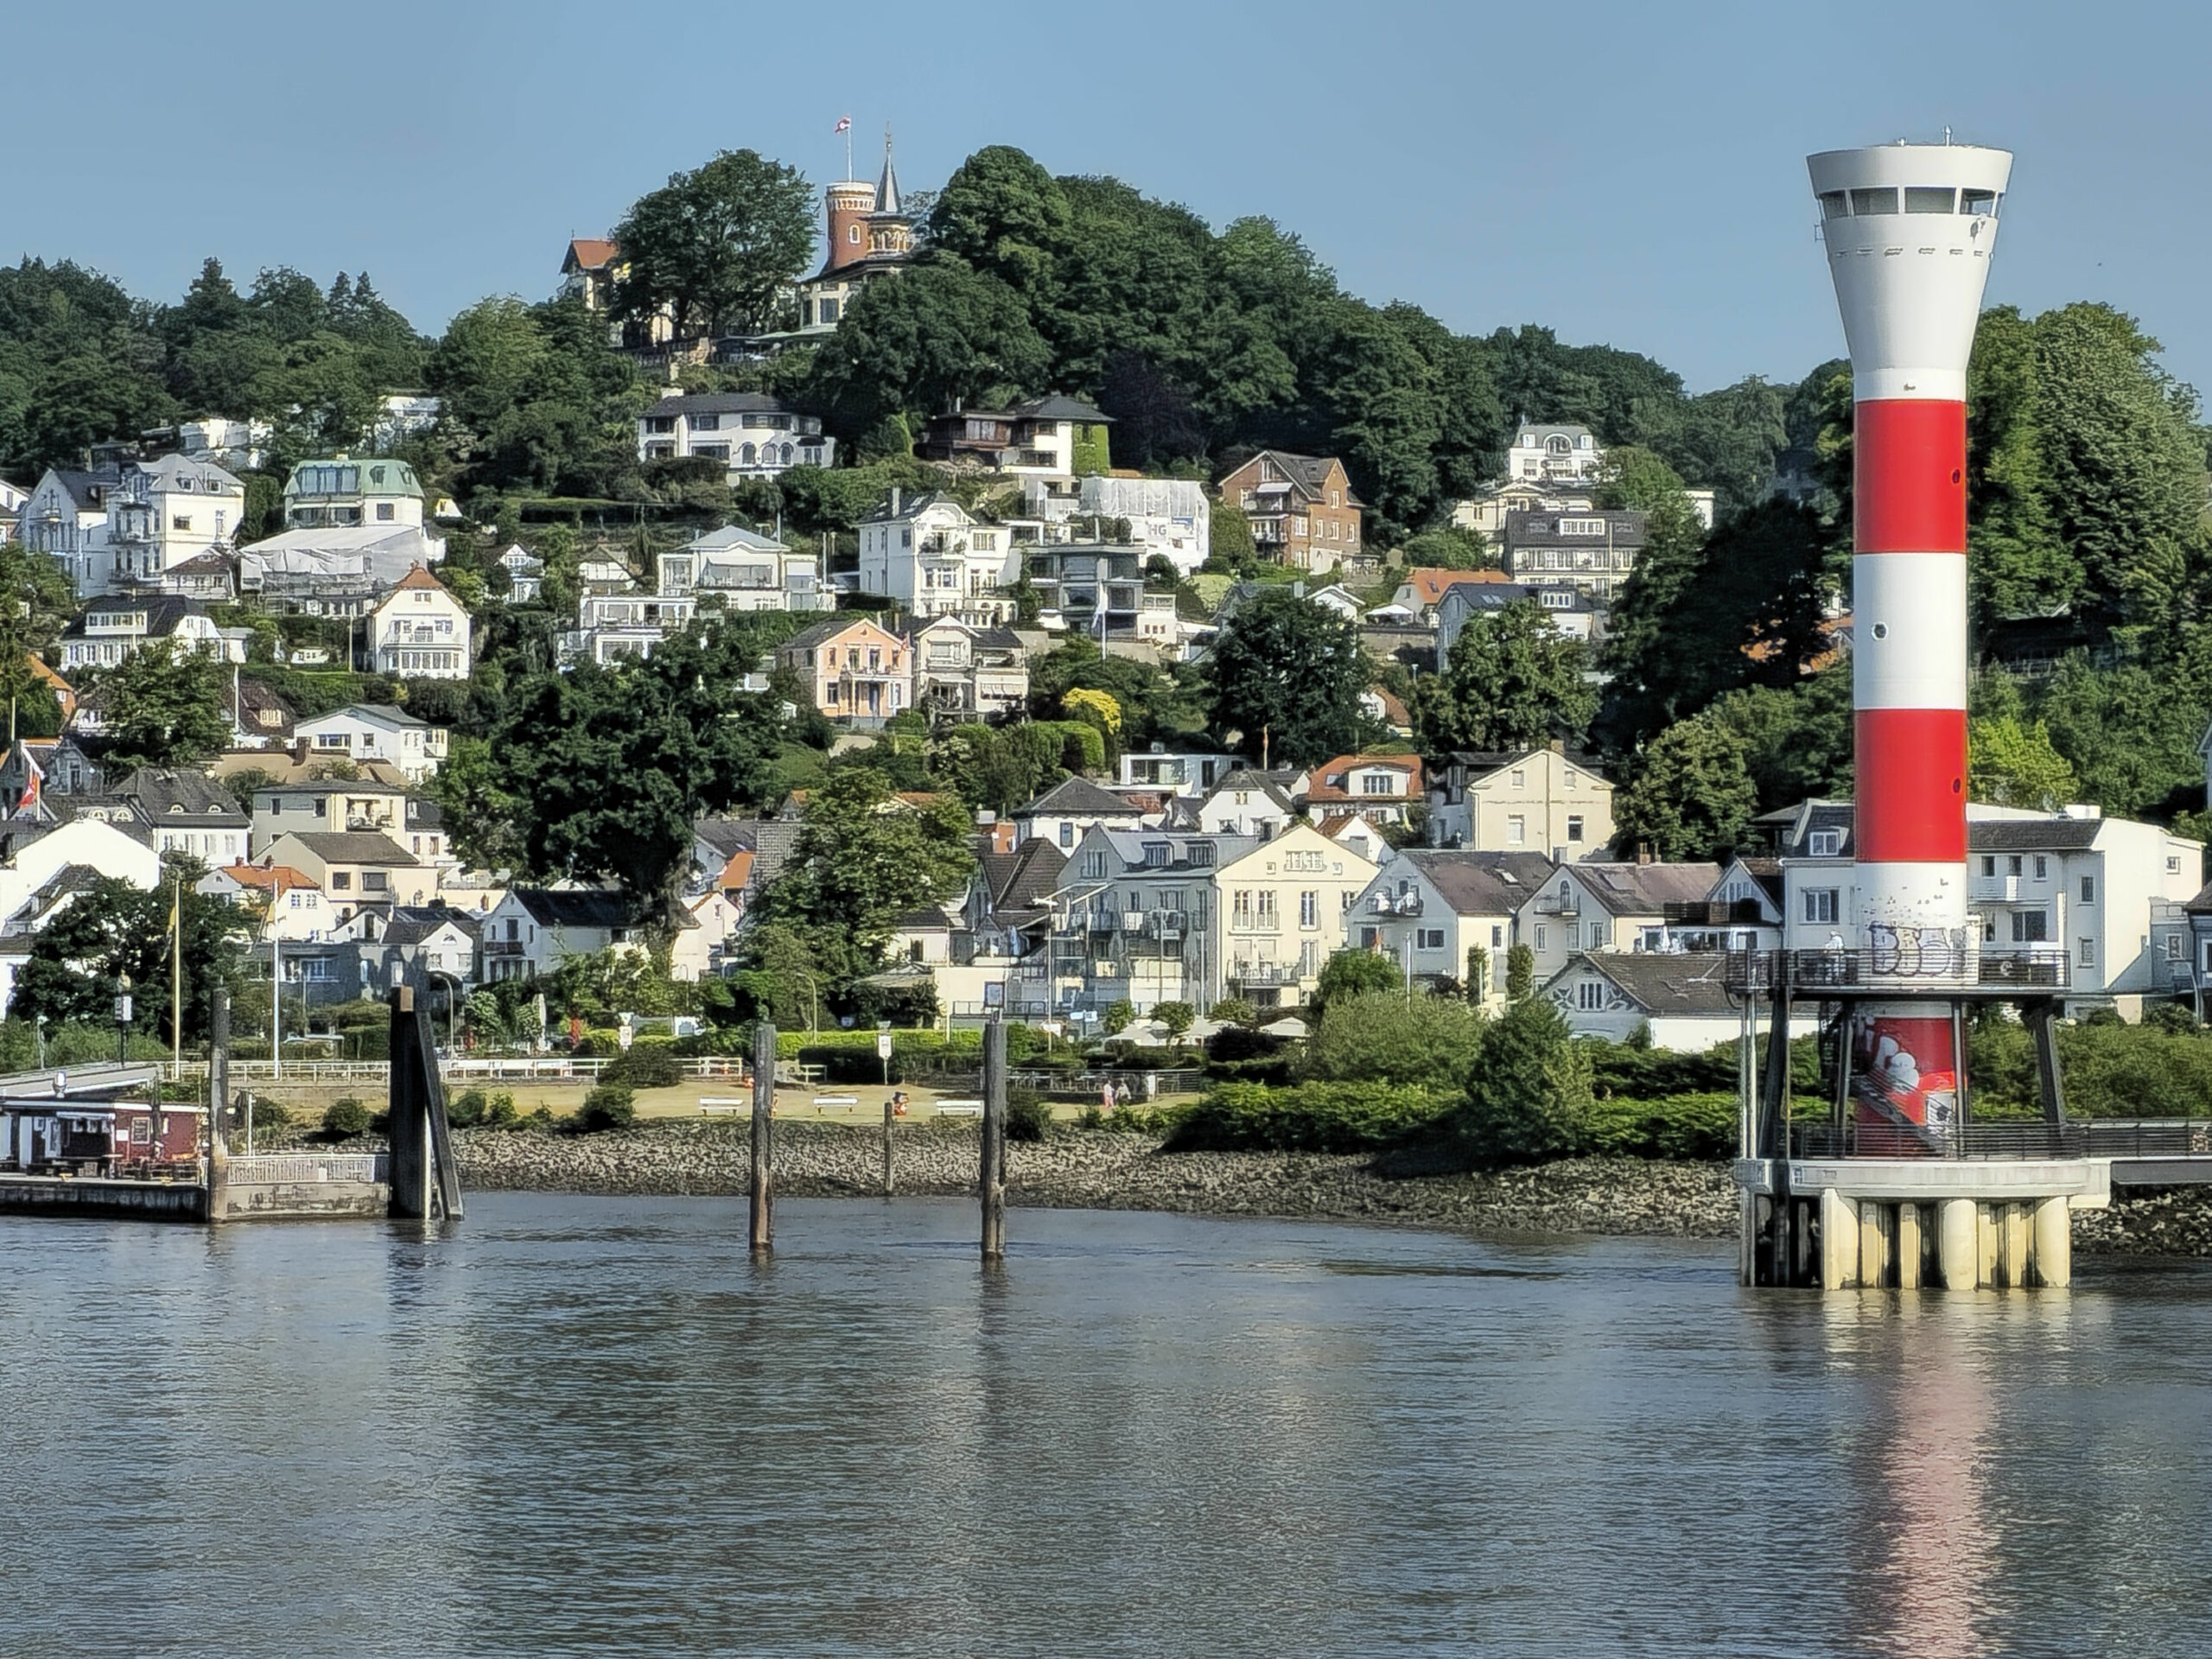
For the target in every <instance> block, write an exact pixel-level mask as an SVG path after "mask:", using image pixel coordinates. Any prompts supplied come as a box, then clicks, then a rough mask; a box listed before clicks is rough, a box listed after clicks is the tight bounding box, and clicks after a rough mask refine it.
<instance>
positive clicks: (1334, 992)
mask: <svg viewBox="0 0 2212 1659" xmlns="http://www.w3.org/2000/svg"><path fill="white" fill-rule="evenodd" d="M1405 982H1406V980H1405V976H1404V975H1403V974H1402V973H1400V972H1399V971H1398V964H1397V963H1395V961H1393V960H1392V959H1391V958H1390V957H1386V956H1384V955H1383V954H1382V952H1380V951H1378V950H1357V949H1349V948H1348V949H1345V950H1338V951H1336V952H1334V953H1333V954H1332V956H1331V957H1329V959H1328V960H1327V961H1326V962H1325V963H1322V964H1321V976H1320V978H1319V979H1318V980H1317V981H1315V982H1314V986H1313V1001H1314V1005H1315V1006H1316V1007H1321V1008H1325V1007H1328V1006H1329V1004H1330V1003H1331V1002H1333V1001H1338V999H1340V998H1344V997H1348V996H1359V995H1363V994H1365V993H1367V992H1370V991H1395V990H1401V989H1402V988H1404V986H1405Z"/></svg>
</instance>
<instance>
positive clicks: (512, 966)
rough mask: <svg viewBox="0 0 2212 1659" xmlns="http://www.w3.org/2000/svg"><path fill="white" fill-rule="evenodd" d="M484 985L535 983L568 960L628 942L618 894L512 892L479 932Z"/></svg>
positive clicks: (527, 889) (580, 889)
mask: <svg viewBox="0 0 2212 1659" xmlns="http://www.w3.org/2000/svg"><path fill="white" fill-rule="evenodd" d="M479 932H480V939H481V942H482V943H481V945H480V956H479V958H478V960H479V962H480V963H481V968H480V972H481V975H482V977H483V978H484V980H485V981H486V982H498V981H500V980H506V979H535V978H537V976H539V975H541V974H549V973H550V972H552V971H553V969H556V968H558V967H559V966H560V965H561V964H562V963H564V962H566V961H567V960H568V959H569V957H588V956H594V955H596V954H597V953H598V952H600V951H601V950H606V949H607V948H608V947H609V946H610V945H616V944H624V943H626V941H627V940H628V939H629V937H630V913H629V909H628V906H627V905H626V902H625V901H624V899H623V897H622V895H621V894H620V893H615V892H612V891H609V890H607V889H602V888H598V887H512V888H509V889H508V891H507V893H506V896H505V898H503V899H500V900H499V903H498V904H496V905H494V906H492V908H491V910H490V911H489V912H486V914H485V916H484V918H483V922H482V926H481V928H480V930H479Z"/></svg>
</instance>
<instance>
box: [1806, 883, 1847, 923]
mask: <svg viewBox="0 0 2212 1659" xmlns="http://www.w3.org/2000/svg"><path fill="white" fill-rule="evenodd" d="M1838 892H1839V889H1837V888H1834V887H1807V888H1806V889H1805V890H1804V892H1803V893H1802V899H1803V900H1804V916H1805V919H1806V920H1807V921H1808V922H1815V923H1833V922H1834V920H1835V918H1836V913H1837V912H1836V898H1837V894H1838Z"/></svg>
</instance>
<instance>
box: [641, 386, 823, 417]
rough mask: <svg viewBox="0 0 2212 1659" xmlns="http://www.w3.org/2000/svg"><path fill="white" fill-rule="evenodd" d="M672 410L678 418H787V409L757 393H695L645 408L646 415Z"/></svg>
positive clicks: (777, 401) (663, 399) (663, 413)
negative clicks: (697, 416) (687, 416)
mask: <svg viewBox="0 0 2212 1659" xmlns="http://www.w3.org/2000/svg"><path fill="white" fill-rule="evenodd" d="M671 410H673V411H675V412H676V413H677V414H679V415H788V414H790V413H791V410H790V408H789V407H788V406H787V405H786V404H785V403H784V401H783V400H782V399H781V398H779V397H769V396H768V395H767V394H766V393H765V392H759V391H695V392H690V393H687V394H686V395H685V396H683V397H663V398H661V399H660V400H659V401H658V402H657V403H654V404H648V405H647V406H646V408H645V411H644V412H645V414H647V415H665V414H667V413H669V412H670V411H671Z"/></svg>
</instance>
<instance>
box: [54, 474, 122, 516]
mask: <svg viewBox="0 0 2212 1659" xmlns="http://www.w3.org/2000/svg"><path fill="white" fill-rule="evenodd" d="M122 481H123V475H122V474H121V473H120V472H119V471H118V470H117V469H115V468H113V467H100V468H97V469H95V470H94V471H92V472H89V473H86V472H79V471H77V470H75V469H74V468H72V467H55V468H54V482H56V483H57V484H59V485H60V486H61V487H62V488H63V489H65V490H67V491H68V492H69V499H71V500H72V501H73V502H75V503H76V504H77V510H78V511H79V512H99V510H100V507H101V505H103V504H102V503H101V502H100V501H99V499H96V495H95V493H96V492H101V491H106V490H111V489H113V488H114V487H115V486H117V485H118V484H120V483H121V482H122Z"/></svg>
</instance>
